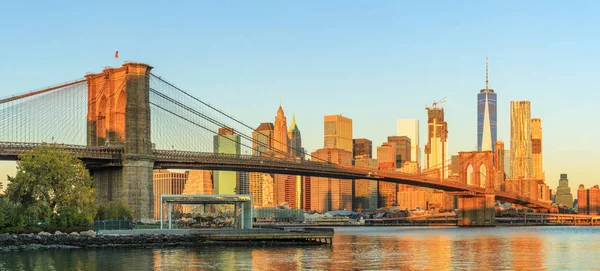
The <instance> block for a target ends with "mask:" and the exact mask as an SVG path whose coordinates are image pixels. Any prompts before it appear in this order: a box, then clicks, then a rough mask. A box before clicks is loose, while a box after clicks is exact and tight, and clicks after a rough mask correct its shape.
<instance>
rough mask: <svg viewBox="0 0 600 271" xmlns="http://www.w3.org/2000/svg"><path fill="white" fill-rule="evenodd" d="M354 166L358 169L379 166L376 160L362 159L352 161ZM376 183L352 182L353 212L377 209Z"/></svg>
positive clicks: (369, 181) (368, 181)
mask: <svg viewBox="0 0 600 271" xmlns="http://www.w3.org/2000/svg"><path fill="white" fill-rule="evenodd" d="M354 165H355V166H356V167H360V168H372V169H374V170H376V169H377V167H378V166H379V164H378V162H377V159H373V158H368V157H362V158H357V159H356V160H355V161H354ZM377 190H378V188H377V181H373V180H364V179H358V180H355V181H354V198H353V200H352V204H353V208H352V209H353V210H356V211H357V212H373V211H375V210H376V209H377Z"/></svg>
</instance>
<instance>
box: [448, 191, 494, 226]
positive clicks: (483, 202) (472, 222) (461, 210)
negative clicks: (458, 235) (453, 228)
mask: <svg viewBox="0 0 600 271" xmlns="http://www.w3.org/2000/svg"><path fill="white" fill-rule="evenodd" d="M494 197H495V195H494V194H478V195H468V196H462V195H461V196H456V199H457V202H458V222H457V226H459V227H493V226H494V221H495V219H496V210H495V199H494Z"/></svg>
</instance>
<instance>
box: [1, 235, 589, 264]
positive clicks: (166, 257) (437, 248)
mask: <svg viewBox="0 0 600 271" xmlns="http://www.w3.org/2000/svg"><path fill="white" fill-rule="evenodd" d="M599 234H600V227H496V228H473V229H459V228H447V227H441V228H435V227H414V228H407V227H351V228H350V227H349V228H336V235H335V237H334V244H333V246H332V247H300V248H280V247H264V248H239V247H212V248H168V249H89V250H54V251H27V252H14V253H5V254H0V270H128V271H130V270H152V269H155V270H564V269H577V270H591V269H598V268H599V267H600V266H599V265H598V263H600V253H597V252H598V251H600V242H598V241H597V240H598V238H597V236H599Z"/></svg>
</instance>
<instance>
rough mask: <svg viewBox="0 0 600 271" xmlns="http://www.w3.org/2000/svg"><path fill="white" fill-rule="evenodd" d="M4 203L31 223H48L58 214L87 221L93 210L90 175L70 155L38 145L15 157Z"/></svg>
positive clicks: (60, 148) (94, 207)
mask: <svg viewBox="0 0 600 271" xmlns="http://www.w3.org/2000/svg"><path fill="white" fill-rule="evenodd" d="M9 182H10V183H9V185H8V186H7V190H6V194H7V196H8V199H9V200H10V201H11V202H13V203H15V204H17V205H19V206H21V207H22V208H24V209H25V210H26V211H27V212H28V213H29V214H31V215H32V216H34V218H35V219H38V220H44V221H48V219H49V218H50V217H51V216H52V215H53V214H54V215H59V216H60V215H61V212H65V213H69V215H72V213H73V212H75V214H78V215H83V216H85V217H86V218H87V220H89V221H91V219H92V218H93V217H94V215H95V213H96V210H97V207H96V204H95V191H94V188H93V187H92V186H93V181H92V178H91V177H90V173H89V172H88V170H87V169H86V168H85V165H84V164H83V162H82V161H81V160H79V159H78V158H77V157H75V156H74V155H73V154H72V153H71V152H70V151H68V150H66V149H64V148H62V147H60V146H57V145H54V144H45V143H44V144H42V145H41V146H40V147H38V148H35V149H33V150H31V151H29V152H26V153H23V154H21V155H19V161H18V162H17V174H16V175H15V177H10V176H9Z"/></svg>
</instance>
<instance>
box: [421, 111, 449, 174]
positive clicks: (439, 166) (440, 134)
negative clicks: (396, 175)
mask: <svg viewBox="0 0 600 271" xmlns="http://www.w3.org/2000/svg"><path fill="white" fill-rule="evenodd" d="M426 109H427V139H428V141H427V144H426V145H425V158H426V160H425V168H426V169H435V170H438V171H439V172H440V175H439V176H441V178H442V179H445V178H447V177H448V167H447V164H448V162H447V161H446V157H447V156H448V144H447V143H446V142H447V139H448V123H446V121H445V120H444V109H443V108H437V107H435V106H433V107H427V108H426Z"/></svg>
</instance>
